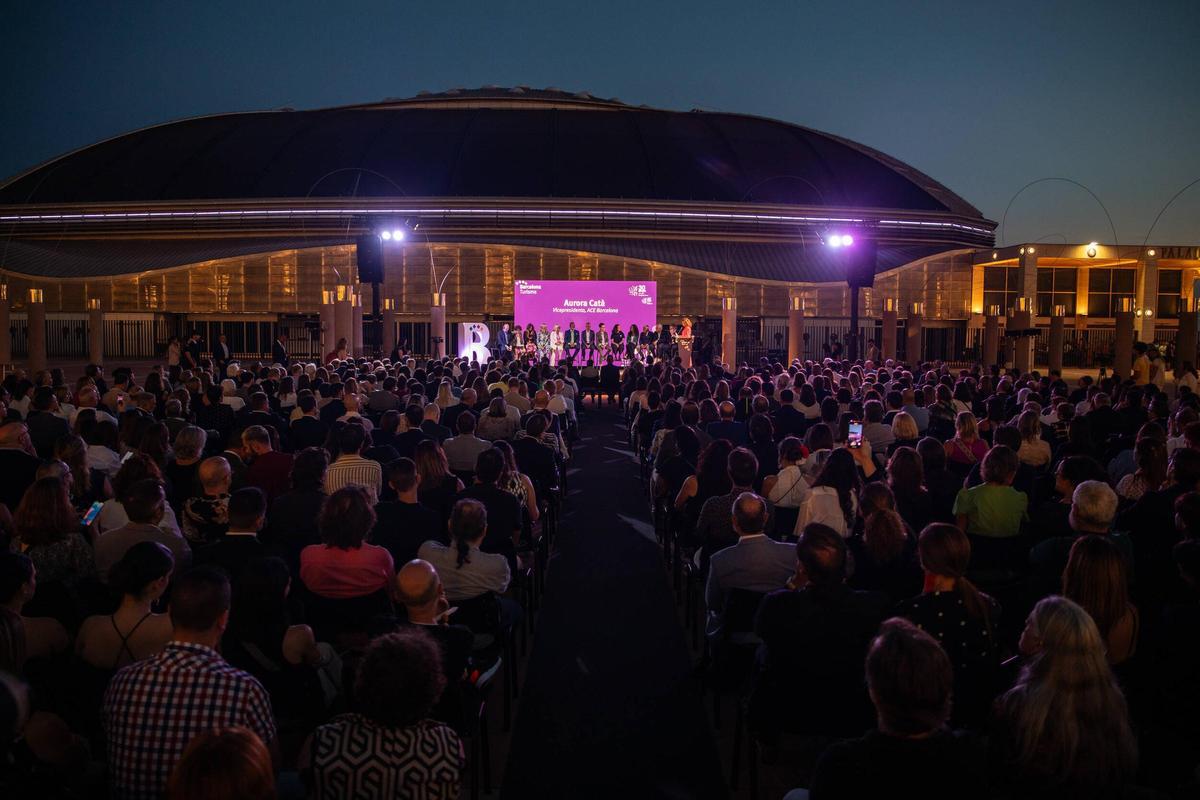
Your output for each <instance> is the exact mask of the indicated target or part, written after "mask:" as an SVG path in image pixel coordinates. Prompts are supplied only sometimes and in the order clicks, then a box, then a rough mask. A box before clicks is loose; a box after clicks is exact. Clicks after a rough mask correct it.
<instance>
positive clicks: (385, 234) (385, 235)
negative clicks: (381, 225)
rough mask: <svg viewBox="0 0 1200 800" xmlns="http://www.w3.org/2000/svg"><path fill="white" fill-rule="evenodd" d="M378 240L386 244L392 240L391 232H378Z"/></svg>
mask: <svg viewBox="0 0 1200 800" xmlns="http://www.w3.org/2000/svg"><path fill="white" fill-rule="evenodd" d="M379 238H380V239H383V240H384V241H385V242H386V241H388V240H389V239H391V238H392V232H391V231H380V232H379Z"/></svg>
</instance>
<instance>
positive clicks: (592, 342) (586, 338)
mask: <svg viewBox="0 0 1200 800" xmlns="http://www.w3.org/2000/svg"><path fill="white" fill-rule="evenodd" d="M583 354H584V356H585V357H586V358H587V359H589V360H591V361H595V360H596V332H595V331H594V330H592V323H591V322H590V321H589V322H585V323H584V325H583Z"/></svg>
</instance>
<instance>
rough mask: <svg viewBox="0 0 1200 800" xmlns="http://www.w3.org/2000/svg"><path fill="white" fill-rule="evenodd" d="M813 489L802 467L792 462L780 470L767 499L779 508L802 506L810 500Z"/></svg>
mask: <svg viewBox="0 0 1200 800" xmlns="http://www.w3.org/2000/svg"><path fill="white" fill-rule="evenodd" d="M811 491H812V490H811V489H810V488H809V486H808V481H806V480H805V479H804V473H803V472H802V471H801V470H800V467H798V466H796V465H795V464H792V465H791V466H788V467H784V468H783V469H781V470H779V474H778V475H777V476H776V481H775V486H774V487H772V489H771V491H770V493H769V494H768V495H767V499H768V500H770V501H771V502H772V503H774V504H775V506H776V507H777V508H800V507H801V506H803V505H804V504H805V503H806V502H808V496H809V494H810V493H811Z"/></svg>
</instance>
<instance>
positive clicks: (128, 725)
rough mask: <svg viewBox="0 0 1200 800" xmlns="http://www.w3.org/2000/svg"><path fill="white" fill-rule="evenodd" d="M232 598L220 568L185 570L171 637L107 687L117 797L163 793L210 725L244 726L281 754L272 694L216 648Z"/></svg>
mask: <svg viewBox="0 0 1200 800" xmlns="http://www.w3.org/2000/svg"><path fill="white" fill-rule="evenodd" d="M229 601H230V587H229V578H228V577H227V576H226V575H225V574H224V573H223V572H221V571H220V570H219V569H216V568H214V567H197V568H195V569H193V570H191V571H189V572H186V573H184V574H182V575H181V576H180V577H179V578H177V579H176V581H175V587H174V589H173V590H172V592H171V622H172V624H173V625H174V635H173V637H172V639H171V641H170V642H168V643H167V645H166V647H165V648H164V649H163V651H162V652H161V653H159V654H157V655H155V656H153V657H151V658H148V659H146V660H144V661H138V662H136V663H134V664H130V665H129V666H127V667H125V668H124V669H122V670H121V671H120V672H118V673H117V674H116V676H115V677H114V678H113V679H112V683H110V684H109V687H108V691H107V692H106V693H105V696H104V705H103V716H104V724H105V729H106V733H107V735H108V774H109V783H110V786H111V790H112V794H113V796H114V797H128V798H142V797H146V798H149V797H159V796H161V795H162V793H163V791H164V790H165V789H166V786H167V778H168V777H169V776H170V774H171V770H172V769H174V767H175V765H176V763H178V762H179V760H180V758H181V757H182V756H183V751H184V749H185V748H186V746H187V744H188V743H189V742H190V741H191V740H192V739H193V738H194V737H195V736H197V735H198V734H200V733H203V732H205V731H208V730H212V729H213V728H220V727H225V726H229V725H243V726H245V727H247V728H249V729H250V730H252V731H254V732H255V733H256V734H257V735H258V737H259V738H260V739H261V740H262V741H263V742H265V743H266V744H267V745H268V747H273V748H276V752H277V744H276V742H275V720H274V718H273V716H272V714H271V702H270V700H269V699H268V697H267V693H266V692H265V691H264V690H263V687H262V686H261V685H260V684H259V682H258V681H256V680H255V679H254V678H252V677H251V676H250V675H247V674H246V673H244V672H242V671H240V670H237V669H234V668H233V667H231V666H229V664H227V663H226V662H225V660H224V659H223V658H221V656H220V654H219V653H218V652H217V647H218V645H219V643H220V641H221V635H222V634H223V633H224V631H225V625H226V623H227V622H228V619H229Z"/></svg>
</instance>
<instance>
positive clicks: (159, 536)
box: [94, 478, 192, 582]
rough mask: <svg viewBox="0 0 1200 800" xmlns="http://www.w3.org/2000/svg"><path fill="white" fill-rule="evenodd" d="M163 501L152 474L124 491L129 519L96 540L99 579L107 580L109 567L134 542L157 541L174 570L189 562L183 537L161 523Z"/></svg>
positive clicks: (189, 551) (126, 513)
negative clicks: (166, 552) (165, 551)
mask: <svg viewBox="0 0 1200 800" xmlns="http://www.w3.org/2000/svg"><path fill="white" fill-rule="evenodd" d="M166 505H167V499H166V496H165V495H164V494H163V487H162V484H161V483H159V482H158V481H156V480H154V479H153V478H146V479H145V480H141V481H138V482H137V483H135V484H133V486H131V487H130V488H129V489H128V490H127V491H126V495H125V502H124V513H125V515H126V516H127V518H128V520H129V521H128V522H126V523H125V524H124V525H122V526H121V527H119V528H114V529H112V530H109V531H105V532H104V533H103V534H102V535H101V536H100V537H99V538H98V539H97V540H96V545H95V554H94V555H95V559H96V573H97V575H98V576H99V577H100V580H102V581H105V582H107V581H108V575H109V570H111V569H112V567H113V565H114V564H116V563H117V562H118V561H120V560H121V559H122V558H124V557H125V553H126V552H128V551H129V549H130V548H131V547H133V546H134V545H136V544H137V543H138V542H158V543H159V544H161V545H163V546H164V547H166V548H167V549H168V550H170V551H171V557H172V558H173V559H174V560H175V568H176V570H183V569H186V568H187V567H189V566H191V563H192V548H191V547H190V546H189V545H188V543H187V540H186V539H184V538H183V537H182V536H181V535H179V534H178V533H174V532H172V531H169V530H165V529H164V528H163V526H162V519H163V514H164V513H165V509H166Z"/></svg>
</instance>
